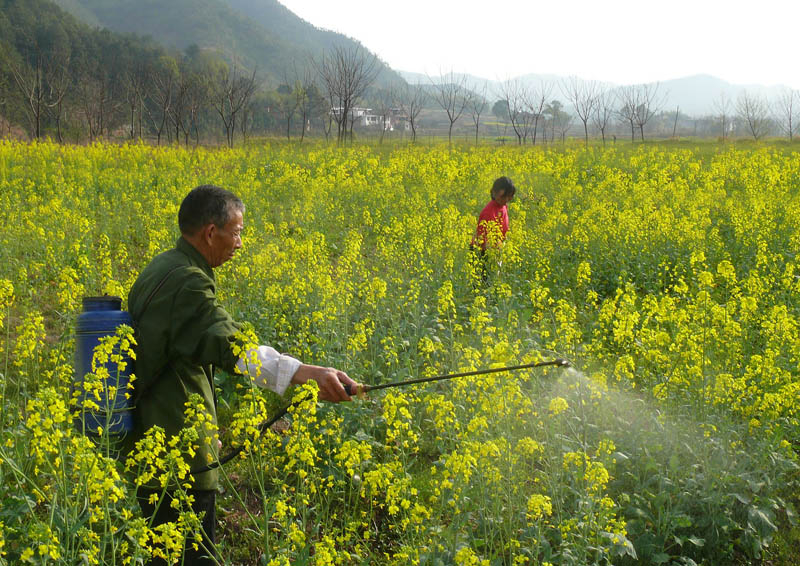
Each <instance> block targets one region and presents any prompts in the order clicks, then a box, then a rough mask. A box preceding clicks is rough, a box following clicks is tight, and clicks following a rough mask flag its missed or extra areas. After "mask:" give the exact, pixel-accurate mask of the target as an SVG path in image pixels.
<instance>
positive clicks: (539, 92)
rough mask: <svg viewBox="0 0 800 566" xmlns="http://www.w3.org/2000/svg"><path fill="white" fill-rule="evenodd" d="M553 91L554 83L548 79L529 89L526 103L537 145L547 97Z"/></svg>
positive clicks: (534, 143)
mask: <svg viewBox="0 0 800 566" xmlns="http://www.w3.org/2000/svg"><path fill="white" fill-rule="evenodd" d="M552 93H553V83H550V82H547V81H542V82H541V83H539V85H538V86H537V87H536V88H534V89H529V90H528V91H527V97H526V98H525V100H524V103H525V106H526V108H527V109H528V112H529V113H528V115H527V118H528V119H529V120H530V121H531V123H532V126H533V145H536V135H537V133H538V130H539V121H540V119H541V117H542V114H543V112H544V108H545V105H546V104H547V99H548V98H550V95H551V94H552ZM526 130H527V128H526ZM526 137H527V136H526Z"/></svg>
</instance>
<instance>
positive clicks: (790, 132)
mask: <svg viewBox="0 0 800 566" xmlns="http://www.w3.org/2000/svg"><path fill="white" fill-rule="evenodd" d="M797 106H798V92H797V91H796V90H794V89H791V88H784V89H783V90H781V92H780V93H779V94H778V98H777V99H776V101H775V122H777V123H778V126H779V127H780V129H781V131H782V132H783V133H784V134H786V135H787V136H788V137H789V141H792V138H793V136H794V131H795V129H797V123H796V120H795V114H797Z"/></svg>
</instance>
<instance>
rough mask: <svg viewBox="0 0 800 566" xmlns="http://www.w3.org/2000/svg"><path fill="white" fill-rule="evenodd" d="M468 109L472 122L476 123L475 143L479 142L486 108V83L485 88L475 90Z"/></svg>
mask: <svg viewBox="0 0 800 566" xmlns="http://www.w3.org/2000/svg"><path fill="white" fill-rule="evenodd" d="M467 110H468V111H469V113H470V115H471V116H472V123H473V124H475V144H476V145H477V144H478V134H479V129H480V125H481V114H482V113H483V111H484V110H486V83H484V84H483V88H481V89H479V90H475V91H474V93H473V96H470V98H469V101H468V103H467Z"/></svg>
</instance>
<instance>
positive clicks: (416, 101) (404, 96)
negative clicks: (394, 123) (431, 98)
mask: <svg viewBox="0 0 800 566" xmlns="http://www.w3.org/2000/svg"><path fill="white" fill-rule="evenodd" d="M399 98H400V107H401V108H402V109H403V113H404V114H405V118H406V120H408V125H409V126H410V127H411V141H412V142H415V141H417V128H419V120H418V117H419V113H420V112H421V111H422V108H423V107H424V106H425V103H426V102H427V98H428V97H427V94H426V93H425V91H424V90H423V89H422V88H420V86H419V85H409V84H406V85H405V86H403V87H402V89H401V93H400V97H399Z"/></svg>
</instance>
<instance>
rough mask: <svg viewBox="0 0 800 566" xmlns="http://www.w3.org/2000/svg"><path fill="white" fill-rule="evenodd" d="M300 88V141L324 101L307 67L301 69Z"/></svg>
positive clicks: (320, 109) (309, 68)
mask: <svg viewBox="0 0 800 566" xmlns="http://www.w3.org/2000/svg"><path fill="white" fill-rule="evenodd" d="M301 88H302V93H303V96H302V98H301V99H300V108H299V109H298V110H299V111H300V119H301V121H302V122H303V129H302V130H301V132H300V141H301V142H302V141H303V139H304V138H305V136H306V130H307V129H308V127H309V124H310V121H311V118H312V115H314V114H315V113H318V112H320V111H322V107H323V106H324V100H323V99H322V98H321V96H320V93H319V87H318V86H317V84H316V82H315V81H314V76H313V73H312V70H311V67H310V66H309V65H306V66H304V67H303V71H302V79H301Z"/></svg>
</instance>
